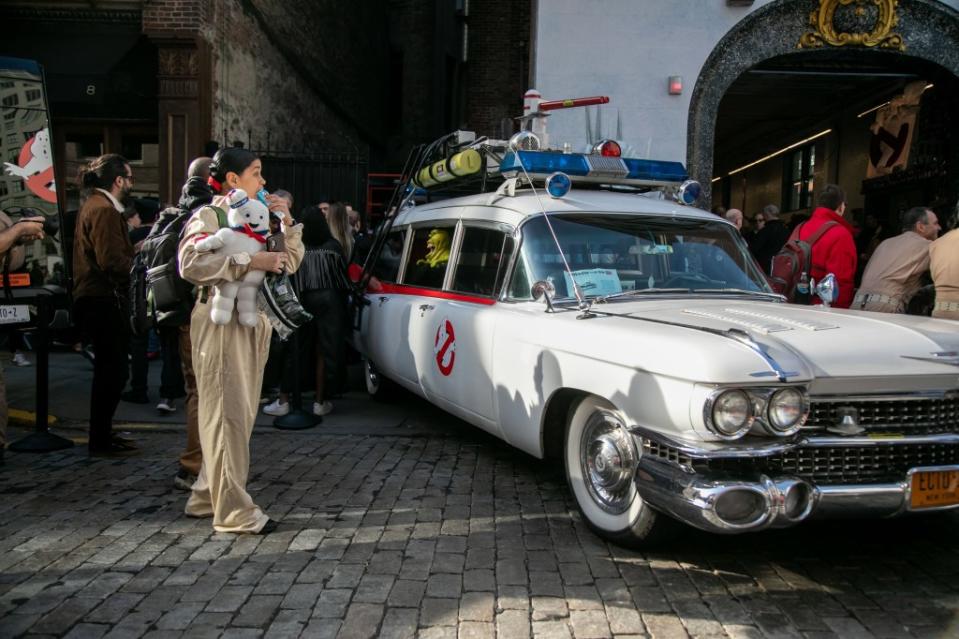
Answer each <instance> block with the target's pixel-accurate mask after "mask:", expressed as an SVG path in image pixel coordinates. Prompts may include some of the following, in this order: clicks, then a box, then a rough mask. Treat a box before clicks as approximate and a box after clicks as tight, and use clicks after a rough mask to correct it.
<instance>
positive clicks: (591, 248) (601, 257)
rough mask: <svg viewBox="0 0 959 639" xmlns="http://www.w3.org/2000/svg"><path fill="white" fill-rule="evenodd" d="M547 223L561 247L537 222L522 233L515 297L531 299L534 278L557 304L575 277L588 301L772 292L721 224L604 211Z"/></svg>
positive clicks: (513, 284)
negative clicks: (546, 284) (550, 289)
mask: <svg viewBox="0 0 959 639" xmlns="http://www.w3.org/2000/svg"><path fill="white" fill-rule="evenodd" d="M550 220H551V222H552V225H553V229H554V230H555V232H556V236H557V238H558V240H559V247H560V248H557V244H556V242H555V241H554V240H553V236H552V234H551V233H550V232H549V228H548V227H547V225H546V221H545V220H544V219H543V218H542V217H536V218H533V219H531V220H530V221H529V222H527V223H526V224H525V225H524V226H523V228H522V235H523V239H522V246H521V248H520V254H519V257H518V260H517V264H516V267H515V268H514V269H513V275H512V280H511V282H510V288H509V291H510V295H511V297H513V298H514V299H529V298H530V293H529V289H530V285H531V284H532V283H533V282H536V281H538V280H547V281H550V282H552V284H553V286H554V287H555V288H556V297H557V299H562V298H574V297H575V292H574V291H573V281H574V278H575V282H576V283H577V284H578V285H579V288H580V290H581V291H582V293H583V294H584V295H585V296H586V297H601V296H606V295H616V294H619V293H625V292H630V291H637V292H642V291H649V292H654V291H662V290H663V289H670V290H672V291H674V292H678V293H683V292H690V293H694V292H702V291H718V290H723V289H736V290H741V291H750V292H753V291H754V292H761V293H769V292H771V290H770V288H769V285H768V283H767V282H766V280H765V278H764V277H763V276H762V274H761V273H760V272H759V271H758V270H757V269H756V266H755V264H754V262H753V260H752V258H751V257H750V255H749V251H748V249H747V248H746V245H745V243H744V242H743V240H742V238H740V237H739V235H738V234H737V233H736V232H735V229H733V227H731V226H730V225H728V224H725V223H723V222H720V221H719V220H708V219H673V218H663V217H653V216H642V215H604V214H602V213H595V214H576V215H551V216H550ZM560 249H562V253H561V252H560ZM564 258H565V262H566V263H567V264H568V265H569V269H570V271H572V277H571V276H570V274H569V273H568V272H567V271H566V268H565V266H564Z"/></svg>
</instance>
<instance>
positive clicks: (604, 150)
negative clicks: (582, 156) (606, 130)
mask: <svg viewBox="0 0 959 639" xmlns="http://www.w3.org/2000/svg"><path fill="white" fill-rule="evenodd" d="M593 153H595V154H598V155H602V156H603V157H605V158H618V157H621V156H622V155H623V149H622V147H620V146H619V142H617V141H616V140H600V141H599V142H597V143H596V144H595V145H594V146H593Z"/></svg>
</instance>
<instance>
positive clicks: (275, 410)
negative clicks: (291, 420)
mask: <svg viewBox="0 0 959 639" xmlns="http://www.w3.org/2000/svg"><path fill="white" fill-rule="evenodd" d="M263 412H264V413H266V414H267V415H274V416H276V417H282V416H283V415H286V414H287V413H289V412H290V405H289V404H285V403H280V400H279V399H277V400H275V401H274V402H273V403H272V404H267V405H266V406H264V407H263Z"/></svg>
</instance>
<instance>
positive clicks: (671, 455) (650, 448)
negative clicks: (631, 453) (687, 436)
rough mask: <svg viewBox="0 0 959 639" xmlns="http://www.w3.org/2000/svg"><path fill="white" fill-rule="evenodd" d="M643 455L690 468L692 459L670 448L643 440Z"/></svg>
mask: <svg viewBox="0 0 959 639" xmlns="http://www.w3.org/2000/svg"><path fill="white" fill-rule="evenodd" d="M643 454H644V455H649V456H651V457H658V458H660V459H662V460H664V461H669V462H673V463H674V464H679V465H680V466H691V465H692V463H693V459H692V457H690V456H689V455H686V454H684V453H681V452H680V451H679V450H678V449H676V448H673V447H672V446H667V445H666V444H660V443H658V442H654V441H651V440H649V439H643Z"/></svg>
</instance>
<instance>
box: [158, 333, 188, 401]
mask: <svg viewBox="0 0 959 639" xmlns="http://www.w3.org/2000/svg"><path fill="white" fill-rule="evenodd" d="M158 331H159V334H160V356H161V357H162V358H163V368H161V369H160V397H161V398H163V399H178V398H180V397H183V396H185V395H186V393H185V392H184V390H183V368H182V367H181V365H180V327H179V326H161V327H160V328H159V329H158Z"/></svg>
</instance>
